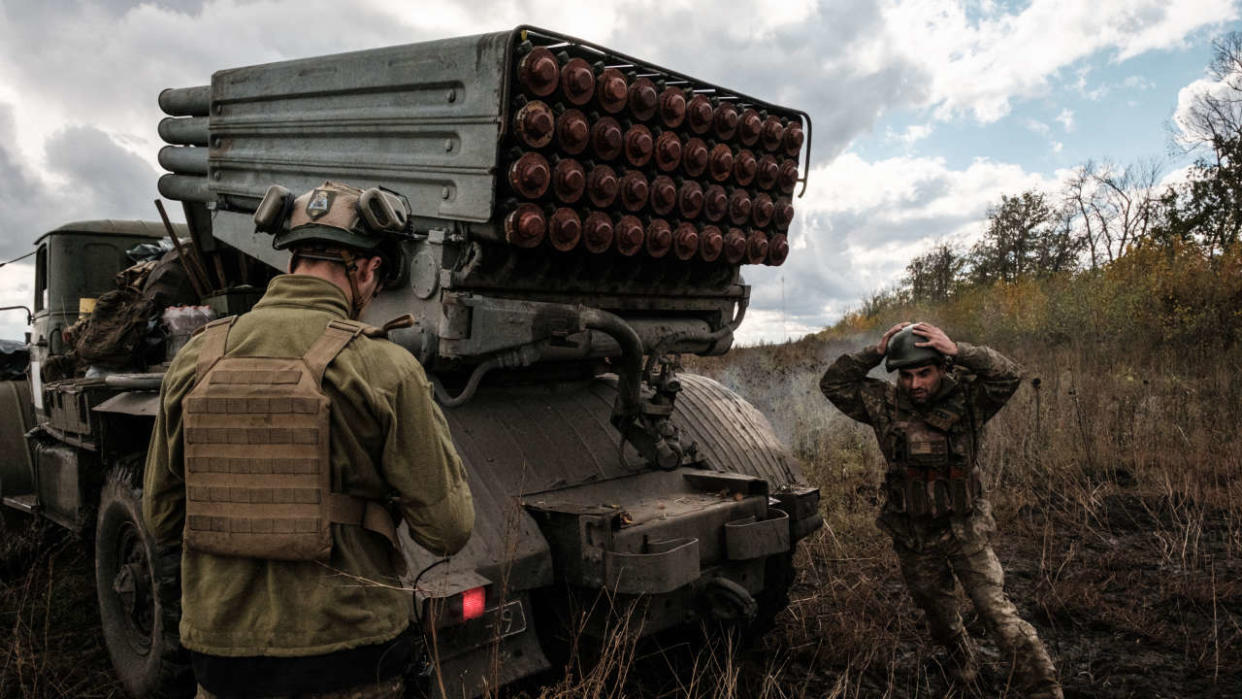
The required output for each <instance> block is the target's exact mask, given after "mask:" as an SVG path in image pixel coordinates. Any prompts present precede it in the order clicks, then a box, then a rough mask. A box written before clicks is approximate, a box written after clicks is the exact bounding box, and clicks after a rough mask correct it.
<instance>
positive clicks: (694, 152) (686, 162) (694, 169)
mask: <svg viewBox="0 0 1242 699" xmlns="http://www.w3.org/2000/svg"><path fill="white" fill-rule="evenodd" d="M707 159H708V151H707V144H706V143H704V142H703V139H701V138H699V137H698V136H694V137H692V138H690V139H689V140H687V141H686V143H685V145H684V146H682V148H681V169H682V170H684V171H685V173H686V174H687V175H689V176H690V177H698V176H699V175H702V174H703V171H704V170H706V169H707Z"/></svg>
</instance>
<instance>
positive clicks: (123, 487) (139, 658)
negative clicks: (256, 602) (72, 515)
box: [95, 459, 194, 697]
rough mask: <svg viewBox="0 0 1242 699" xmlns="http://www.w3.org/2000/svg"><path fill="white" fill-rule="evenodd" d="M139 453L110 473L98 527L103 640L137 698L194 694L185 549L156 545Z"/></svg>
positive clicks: (97, 583) (97, 567) (97, 580)
mask: <svg viewBox="0 0 1242 699" xmlns="http://www.w3.org/2000/svg"><path fill="white" fill-rule="evenodd" d="M140 463H141V461H140V460H134V459H130V460H128V462H127V463H124V464H122V465H121V466H118V467H117V468H115V469H113V470H112V471H111V472H110V473H109V474H108V479H107V482H106V483H105V484H104V487H103V490H102V491H101V493H100V496H99V517H98V520H97V526H96V527H95V590H96V594H97V595H98V598H99V617H100V621H101V622H102V624H103V634H104V641H105V643H106V644H107V646H108V655H110V656H111V657H112V665H113V667H114V668H115V669H116V673H117V676H118V677H119V678H120V680H121V682H122V684H124V685H125V688H126V689H127V690H128V691H129V693H130V694H132V695H133V696H136V697H180V696H190V695H191V694H192V693H193V689H194V682H193V675H192V673H191V671H190V659H189V654H188V653H187V652H186V651H185V650H184V649H183V648H182V647H181V643H180V641H179V637H178V632H177V625H178V623H179V622H180V618H181V580H180V568H181V556H180V551H177V550H169V551H158V550H157V549H156V546H155V539H154V537H152V536H151V533H150V532H148V531H147V528H146V525H145V524H144V522H143V519H142V490H141V488H139V487H138V486H137V485H136V483H135V478H136V475H135V474H136V473H137V470H136V469H137V465H138V464H140Z"/></svg>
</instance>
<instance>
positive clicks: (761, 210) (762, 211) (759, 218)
mask: <svg viewBox="0 0 1242 699" xmlns="http://www.w3.org/2000/svg"><path fill="white" fill-rule="evenodd" d="M775 211H776V205H775V204H773V203H772V197H770V196H768V195H767V194H765V193H763V192H760V193H759V194H757V195H755V200H754V204H753V206H752V207H751V217H750V218H751V221H752V222H753V223H754V224H755V227H756V228H767V227H768V224H769V223H771V222H772V215H773V214H774V213H775Z"/></svg>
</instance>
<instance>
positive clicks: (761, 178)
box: [755, 155, 781, 189]
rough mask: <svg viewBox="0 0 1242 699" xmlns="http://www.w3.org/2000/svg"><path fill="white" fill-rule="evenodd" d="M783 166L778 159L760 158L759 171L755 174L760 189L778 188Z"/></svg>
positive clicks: (768, 156)
mask: <svg viewBox="0 0 1242 699" xmlns="http://www.w3.org/2000/svg"><path fill="white" fill-rule="evenodd" d="M780 171H781V166H780V165H779V164H778V163H777V162H776V158H773V157H772V156H771V155H764V156H761V157H760V158H759V169H758V171H757V172H756V173H755V184H756V185H758V186H759V188H760V189H772V188H773V187H775V186H776V178H777V177H778V176H779V175H780Z"/></svg>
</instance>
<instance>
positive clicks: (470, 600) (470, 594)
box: [461, 587, 487, 621]
mask: <svg viewBox="0 0 1242 699" xmlns="http://www.w3.org/2000/svg"><path fill="white" fill-rule="evenodd" d="M486 601H487V594H486V588H482V587H474V588H471V589H469V590H466V591H465V592H463V593H461V618H462V620H463V621H470V620H471V619H478V618H479V617H481V616H483V607H484V604H485V602H486Z"/></svg>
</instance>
